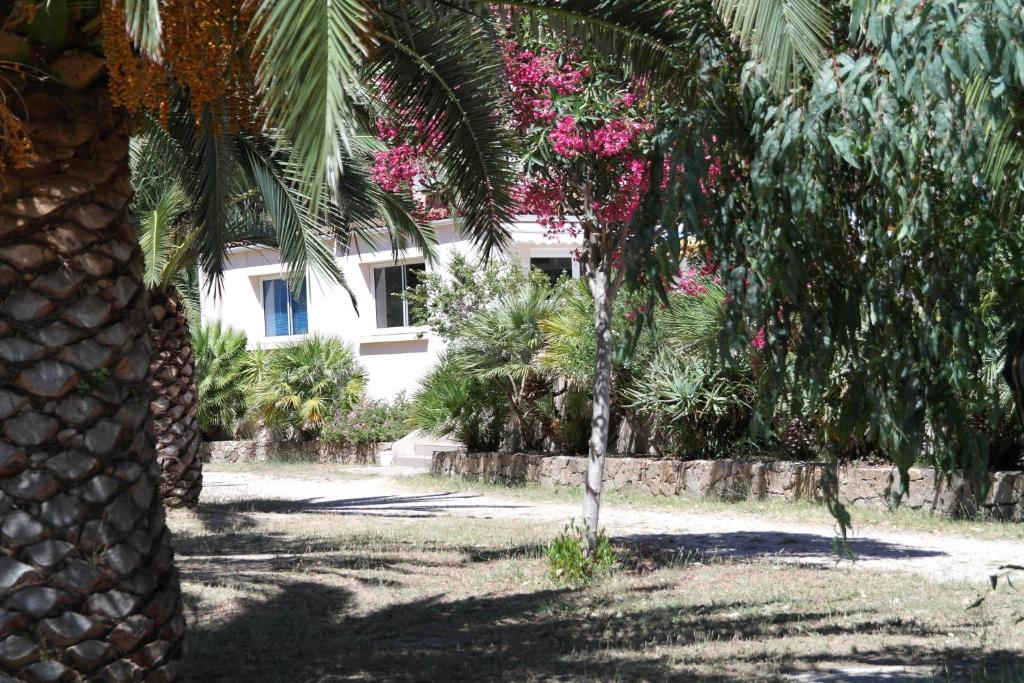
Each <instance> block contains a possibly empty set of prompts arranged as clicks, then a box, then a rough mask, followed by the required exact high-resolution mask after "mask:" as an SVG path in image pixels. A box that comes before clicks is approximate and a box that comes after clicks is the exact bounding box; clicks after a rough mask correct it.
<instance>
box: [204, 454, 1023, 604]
mask: <svg viewBox="0 0 1024 683" xmlns="http://www.w3.org/2000/svg"><path fill="white" fill-rule="evenodd" d="M413 473H417V472H416V471H413V470H403V469H402V468H390V469H388V470H381V469H379V468H365V469H363V468H354V469H353V470H352V471H351V474H352V478H346V479H342V480H329V481H327V480H317V479H313V480H311V479H292V478H283V477H272V476H267V475H261V474H251V473H242V472H207V473H205V474H204V477H203V479H204V488H203V499H204V500H206V501H229V500H246V499H261V500H281V501H289V502H292V503H296V504H298V505H299V506H300V507H301V508H302V509H308V510H309V511H317V512H329V513H335V514H358V515H387V516H398V517H407V518H411V519H415V518H421V517H433V516H441V515H448V516H465V517H477V518H483V519H494V520H496V521H500V520H505V519H522V520H528V521H532V522H551V523H552V526H553V527H554V528H560V526H561V525H563V524H565V523H566V522H567V521H568V520H569V519H570V518H572V517H574V516H577V515H578V514H579V509H578V507H577V506H576V505H567V504H556V503H544V502H537V501H526V500H517V499H514V498H511V497H507V498H506V497H502V496H495V495H481V494H476V493H472V492H458V493H452V492H445V491H440V490H439V491H437V492H410V491H409V490H408V489H407V488H406V487H403V486H402V485H401V481H400V479H401V477H402V476H403V475H408V474H413ZM601 517H602V524H603V525H604V526H605V527H606V528H607V530H608V533H609V534H610V535H612V536H615V537H618V538H621V539H625V540H630V541H637V542H650V543H657V544H658V545H659V546H663V547H668V548H679V549H681V550H683V551H686V552H690V551H696V552H703V553H706V554H709V555H711V554H716V555H724V556H727V557H743V558H756V557H766V556H770V557H772V558H774V559H777V560H780V561H785V562H799V563H805V564H818V565H824V566H832V565H835V564H836V557H835V555H834V554H833V553H832V550H831V548H832V538H833V530H832V528H831V527H828V526H823V525H813V524H795V523H792V522H782V521H776V520H770V519H768V520H759V519H755V518H752V517H749V516H741V515H736V516H732V515H723V514H718V513H706V514H698V513H691V512H674V511H663V510H653V509H645V508H642V507H629V506H614V505H611V506H605V507H603V508H602V511H601ZM851 546H852V548H853V550H854V552H855V553H856V554H857V560H856V562H854V563H852V566H853V567H855V568H866V569H879V570H885V571H893V570H895V571H910V572H917V573H919V574H922V575H924V576H926V577H928V578H930V579H933V580H939V581H942V580H968V581H972V582H977V583H978V584H979V585H981V584H983V583H984V582H985V581H987V577H988V576H989V575H990V574H992V573H994V572H995V571H996V569H997V568H998V567H999V566H1000V565H1003V564H1017V565H1024V543H1022V542H1014V541H991V540H974V539H970V538H963V537H956V536H950V535H946V534H920V533H897V532H888V531H876V530H866V531H862V532H861V533H860V534H858V535H857V536H855V537H854V538H853V539H852V540H851ZM842 564H843V565H846V566H850V565H851V563H849V562H844V563H842Z"/></svg>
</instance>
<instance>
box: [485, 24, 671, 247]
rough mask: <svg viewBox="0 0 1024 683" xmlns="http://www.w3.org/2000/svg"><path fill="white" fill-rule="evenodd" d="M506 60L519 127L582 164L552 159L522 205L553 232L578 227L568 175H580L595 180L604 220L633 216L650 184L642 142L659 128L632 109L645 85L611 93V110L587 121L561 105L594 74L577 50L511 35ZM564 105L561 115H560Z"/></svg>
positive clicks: (597, 208) (530, 181)
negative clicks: (528, 45)
mask: <svg viewBox="0 0 1024 683" xmlns="http://www.w3.org/2000/svg"><path fill="white" fill-rule="evenodd" d="M503 59H504V63H505V69H506V75H507V77H508V82H509V85H510V95H509V96H508V104H509V111H510V112H511V113H510V118H511V123H512V125H513V127H515V128H517V129H519V131H520V132H521V133H523V134H524V135H527V136H528V137H534V136H537V135H538V134H539V135H542V136H543V137H544V138H545V139H546V142H547V143H548V144H550V149H551V151H552V152H553V153H554V154H555V155H556V156H557V157H561V158H562V159H564V160H566V161H572V162H575V161H577V160H579V161H581V162H583V163H581V164H579V165H578V166H577V167H576V168H575V170H571V169H570V168H568V167H564V165H560V164H553V165H551V166H549V167H548V168H546V169H545V170H544V172H543V174H542V175H543V176H544V177H543V178H527V179H526V180H525V181H524V182H523V183H522V185H521V188H520V192H519V198H520V201H521V206H522V207H523V208H524V209H525V210H526V211H529V212H530V213H533V214H536V215H537V216H538V217H539V220H540V221H541V223H542V224H543V225H544V226H545V227H546V229H547V230H548V232H550V233H554V232H564V231H566V230H570V231H571V230H573V229H574V228H573V227H571V224H570V223H568V222H567V221H566V220H565V218H564V216H565V213H566V211H568V210H569V209H568V208H567V206H566V203H567V200H568V199H569V197H568V196H567V192H569V191H570V189H569V188H570V187H573V185H574V183H572V182H570V180H569V178H570V175H576V176H577V181H578V182H579V181H582V182H584V183H589V184H590V185H591V188H590V196H591V199H592V204H593V209H594V212H595V214H596V216H597V218H598V219H599V220H601V221H603V222H606V223H625V222H628V221H630V220H631V219H632V217H633V215H634V214H635V213H636V211H637V209H638V208H639V206H640V201H641V198H642V196H643V193H645V192H647V191H648V190H649V189H650V174H649V169H648V167H647V164H646V163H645V162H643V161H642V160H641V159H639V157H638V154H637V145H638V144H639V143H640V142H641V139H642V136H643V135H644V134H646V133H648V132H649V131H651V130H652V129H653V126H652V125H651V124H650V122H648V121H647V120H645V119H644V118H643V116H642V115H639V114H638V113H636V112H635V111H631V110H632V108H633V107H634V106H635V105H636V104H637V103H638V102H639V101H640V99H641V98H642V97H643V92H644V89H645V87H646V86H645V84H644V83H643V82H642V81H637V82H635V83H633V84H632V85H631V86H630V87H629V88H628V89H626V90H625V92H622V93H620V94H618V95H617V96H616V95H615V94H614V93H612V99H611V103H610V105H609V106H606V107H605V110H603V111H587V114H588V117H587V118H586V119H584V120H581V118H580V117H578V116H576V115H574V114H572V113H566V112H565V105H564V104H563V103H561V100H562V99H564V98H569V97H572V96H574V95H577V94H579V93H582V92H583V91H584V87H585V86H587V79H589V78H591V77H592V76H593V71H592V70H591V69H590V67H589V66H587V65H586V64H582V63H580V61H579V59H578V57H577V56H576V55H575V54H573V53H572V52H570V51H566V52H555V51H551V50H546V49H543V48H541V49H538V50H528V49H523V48H522V47H521V46H520V45H519V44H517V43H516V42H515V41H513V40H507V41H505V42H504V44H503ZM583 101H584V102H588V101H589V99H588V98H584V99H583ZM577 106H578V105H577ZM560 108H562V111H563V113H559V109H560ZM595 120H596V123H594V122H593V121H595ZM538 129H540V130H538ZM581 173H582V178H580V177H579V176H580V174H581ZM578 182H577V183H575V184H578Z"/></svg>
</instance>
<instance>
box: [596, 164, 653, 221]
mask: <svg viewBox="0 0 1024 683" xmlns="http://www.w3.org/2000/svg"><path fill="white" fill-rule="evenodd" d="M649 189H650V172H649V169H648V164H647V163H646V162H644V161H642V160H641V159H635V158H627V159H626V160H625V163H624V164H623V168H622V170H621V171H620V172H619V174H618V176H617V177H616V179H615V187H614V189H613V190H612V191H611V192H610V193H609V196H608V197H607V198H606V199H604V200H601V199H595V200H594V211H595V212H596V213H597V216H598V218H600V219H601V220H602V221H605V222H606V223H626V222H628V221H629V220H631V219H632V218H633V214H635V213H636V210H637V209H638V208H640V199H641V198H642V197H643V195H644V193H646V192H647V191H648V190H649Z"/></svg>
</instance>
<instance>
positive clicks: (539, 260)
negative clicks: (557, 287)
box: [530, 256, 572, 284]
mask: <svg viewBox="0 0 1024 683" xmlns="http://www.w3.org/2000/svg"><path fill="white" fill-rule="evenodd" d="M530 267H532V268H536V269H537V270H539V271H541V272H542V273H544V274H545V275H547V276H548V279H549V280H551V284H555V282H556V281H557V280H558V278H559V277H561V275H562V273H565V274H566V275H569V276H570V277H571V276H572V259H571V258H568V257H552V256H538V257H535V258H531V259H530Z"/></svg>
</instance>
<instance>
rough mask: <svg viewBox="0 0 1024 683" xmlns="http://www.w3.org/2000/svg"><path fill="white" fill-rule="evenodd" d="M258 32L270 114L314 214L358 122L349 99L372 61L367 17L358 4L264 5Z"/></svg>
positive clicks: (277, 1) (265, 1)
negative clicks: (290, 148) (289, 148)
mask: <svg viewBox="0 0 1024 683" xmlns="http://www.w3.org/2000/svg"><path fill="white" fill-rule="evenodd" d="M253 26H254V27H259V28H258V29H255V30H258V34H257V35H256V36H255V43H256V45H257V46H258V49H260V51H261V58H260V67H259V73H258V78H259V83H260V87H261V90H262V98H263V102H262V104H263V108H264V111H265V113H266V116H267V119H268V120H269V121H272V122H273V123H274V125H275V126H280V127H281V128H282V129H284V131H285V132H286V134H287V136H288V137H289V139H290V140H291V142H292V144H293V146H294V156H293V157H292V159H293V163H294V167H295V170H296V175H297V177H298V178H299V180H300V183H301V185H302V188H303V194H305V195H306V196H307V197H309V198H310V202H311V206H310V208H311V209H312V211H313V212H314V213H316V212H317V211H318V210H319V209H320V199H321V194H320V189H321V188H323V187H324V186H325V185H326V186H333V184H334V182H335V181H336V179H337V177H338V175H339V174H340V173H341V171H342V168H341V159H342V158H343V155H342V150H343V149H344V148H345V147H346V146H348V145H349V140H350V138H351V136H352V135H353V134H354V126H353V124H354V122H355V121H357V120H358V117H357V116H356V114H355V107H354V105H353V103H352V101H351V93H353V92H355V90H356V89H357V87H358V84H359V83H360V78H359V76H360V74H359V72H360V69H361V68H362V66H363V63H364V62H365V59H366V52H367V45H368V41H367V37H368V32H369V30H370V16H369V12H368V10H367V7H366V6H365V5H364V3H362V2H360V1H359V0H260V3H259V6H258V8H257V10H256V13H255V17H254V20H253Z"/></svg>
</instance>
